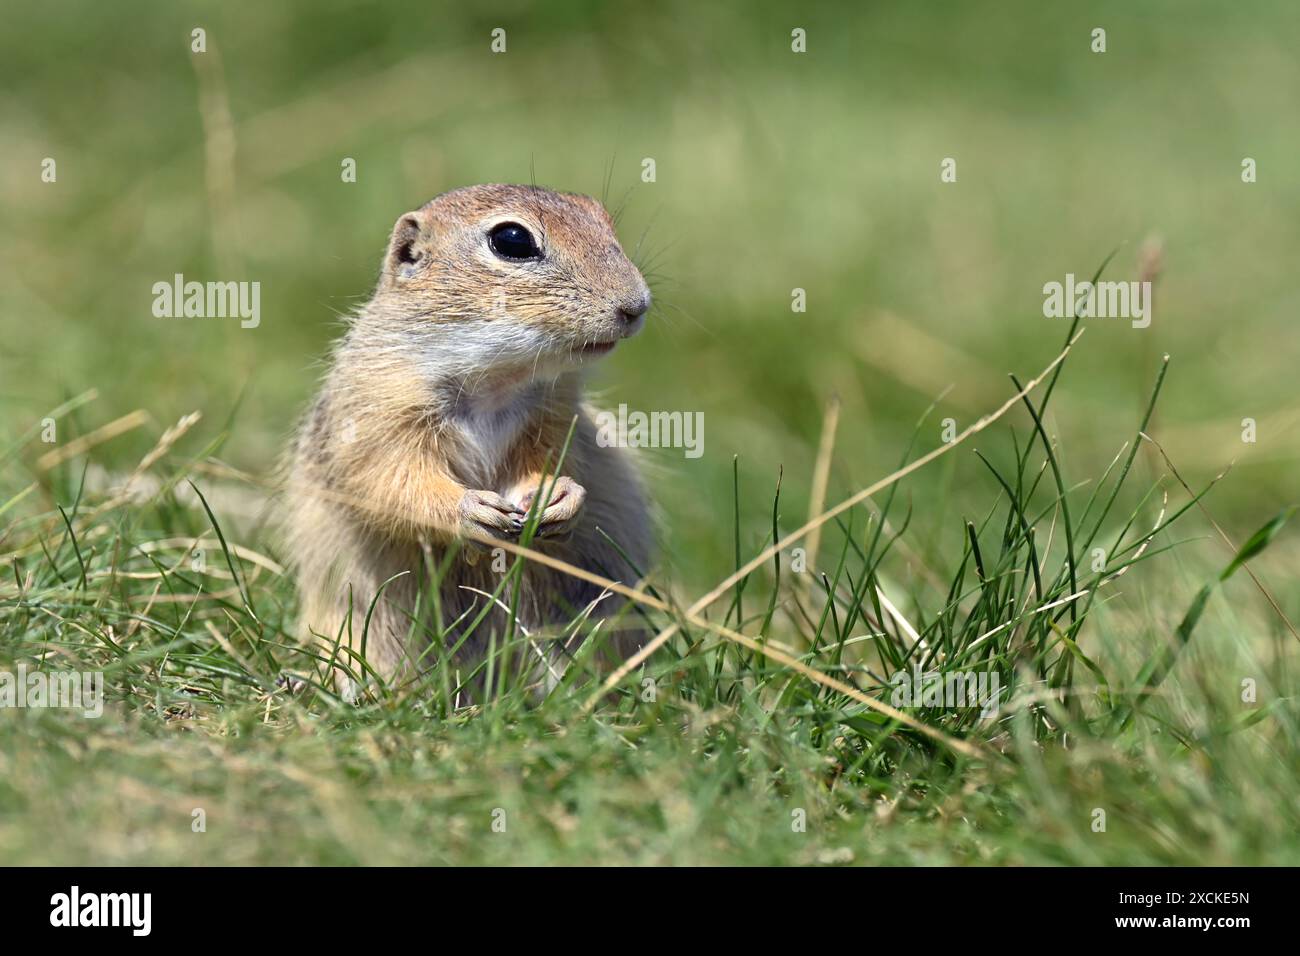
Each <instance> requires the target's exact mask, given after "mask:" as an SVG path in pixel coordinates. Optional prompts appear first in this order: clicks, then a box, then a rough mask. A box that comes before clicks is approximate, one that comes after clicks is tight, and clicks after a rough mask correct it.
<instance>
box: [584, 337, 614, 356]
mask: <svg viewBox="0 0 1300 956" xmlns="http://www.w3.org/2000/svg"><path fill="white" fill-rule="evenodd" d="M617 344H618V340H617V339H615V340H614V341H612V342H592V343H591V344H590V345H584V346H583V347H582V348H581V349H579V350H578V351H579V353H580V354H582V355H606V354H608V353H609V352H612V351H614V346H615V345H617Z"/></svg>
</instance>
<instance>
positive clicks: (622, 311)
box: [618, 292, 650, 325]
mask: <svg viewBox="0 0 1300 956" xmlns="http://www.w3.org/2000/svg"><path fill="white" fill-rule="evenodd" d="M649 311H650V293H649V292H643V293H641V297H640V298H639V299H631V300H629V301H627V302H624V303H623V304H622V305H620V306H619V307H618V317H619V318H620V319H622V320H623V321H624V322H626V323H627V324H628V325H631V324H632V323H633V322H635V321H636V320H637V319H639V318H641V316H643V315H645V314H646V313H647V312H649Z"/></svg>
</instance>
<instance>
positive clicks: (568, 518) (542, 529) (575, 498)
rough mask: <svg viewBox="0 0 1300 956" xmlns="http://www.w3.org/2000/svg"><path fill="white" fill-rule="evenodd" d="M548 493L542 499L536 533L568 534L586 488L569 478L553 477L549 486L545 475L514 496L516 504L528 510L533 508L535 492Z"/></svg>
mask: <svg viewBox="0 0 1300 956" xmlns="http://www.w3.org/2000/svg"><path fill="white" fill-rule="evenodd" d="M547 493H549V497H548V499H547V500H546V501H543V502H542V505H543V506H544V507H543V508H542V513H541V514H540V515H539V516H538V518H537V537H539V538H565V537H568V535H569V534H570V533H572V531H573V528H574V525H575V524H576V523H577V520H578V514H579V512H580V511H581V510H582V503H583V502H584V501H586V500H587V489H586V488H584V487H582V485H580V484H578V483H577V482H576V481H574V480H573V479H572V478H564V477H560V478H556V479H555V482H554V487H552V486H551V481H550V479H547V480H546V481H543V482H542V484H541V487H540V488H539V487H538V486H536V485H534V486H533V487H531V488H526V489H524V490H523V492H522V494H520V495H519V496H518V498H517V500H518V502H519V507H520V508H521V509H523V510H524V511H525V512H528V511H530V510H532V508H533V502H534V500H535V499H536V498H537V496H538V494H547ZM512 497H514V496H512Z"/></svg>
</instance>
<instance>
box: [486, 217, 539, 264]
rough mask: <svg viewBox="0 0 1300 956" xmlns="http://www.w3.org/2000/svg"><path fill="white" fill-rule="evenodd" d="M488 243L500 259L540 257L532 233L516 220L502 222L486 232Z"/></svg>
mask: <svg viewBox="0 0 1300 956" xmlns="http://www.w3.org/2000/svg"><path fill="white" fill-rule="evenodd" d="M488 245H490V246H491V247H492V251H493V252H495V253H496V254H497V255H499V256H500V257H501V258H502V259H540V258H541V257H542V250H540V249H538V248H537V242H536V241H535V240H534V239H533V234H532V233H531V232H529V231H528V230H527V229H525V228H524V227H523V226H521V225H519V223H517V222H503V223H501V225H499V226H494V227H493V229H492V231H491V232H490V233H488Z"/></svg>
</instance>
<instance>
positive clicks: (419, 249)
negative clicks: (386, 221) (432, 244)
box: [384, 212, 428, 278]
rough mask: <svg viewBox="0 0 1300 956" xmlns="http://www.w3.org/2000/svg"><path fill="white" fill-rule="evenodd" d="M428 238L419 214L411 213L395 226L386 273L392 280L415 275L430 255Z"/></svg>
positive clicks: (390, 241) (389, 247) (385, 264)
mask: <svg viewBox="0 0 1300 956" xmlns="http://www.w3.org/2000/svg"><path fill="white" fill-rule="evenodd" d="M427 238H428V236H427V234H426V231H425V229H424V227H423V226H422V225H421V223H420V218H419V215H418V214H417V213H413V212H409V213H407V214H406V215H405V216H403V217H402V218H401V219H399V220H397V225H395V226H393V237H392V239H390V240H389V242H388V257H387V259H386V260H385V262H384V272H385V273H387V275H388V276H389V277H390V278H404V277H406V276H409V275H413V274H414V273H415V272H416V271H417V270H418V269H419V268H420V266H421V265H423V263H424V260H425V258H426V257H427V255H428V249H427V248H426V246H427V243H426V240H427Z"/></svg>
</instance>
